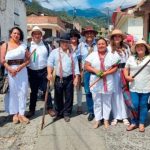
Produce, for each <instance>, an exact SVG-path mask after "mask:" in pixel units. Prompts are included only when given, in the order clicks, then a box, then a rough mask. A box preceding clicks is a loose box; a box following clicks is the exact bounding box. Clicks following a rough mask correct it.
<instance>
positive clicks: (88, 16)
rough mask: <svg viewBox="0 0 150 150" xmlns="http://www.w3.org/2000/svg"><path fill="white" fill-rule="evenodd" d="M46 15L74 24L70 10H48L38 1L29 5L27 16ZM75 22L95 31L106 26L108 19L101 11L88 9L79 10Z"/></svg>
mask: <svg viewBox="0 0 150 150" xmlns="http://www.w3.org/2000/svg"><path fill="white" fill-rule="evenodd" d="M39 12H40V13H45V14H47V15H50V16H59V17H60V18H61V19H63V20H65V21H67V22H70V23H72V21H73V16H72V14H73V12H72V11H71V10H70V11H68V12H66V11H65V10H62V11H53V10H50V9H47V8H44V7H42V6H41V5H40V4H39V3H38V2H37V1H33V2H31V3H30V5H27V15H29V14H31V13H36V14H38V13H39ZM75 20H76V21H77V22H79V23H80V24H81V25H82V27H83V28H84V27H85V26H87V25H89V26H93V27H94V28H95V29H97V30H98V29H100V28H101V27H105V26H106V22H107V17H106V15H105V14H103V13H101V12H100V11H99V10H96V9H93V8H91V9H86V10H81V9H78V10H77V13H76V18H75Z"/></svg>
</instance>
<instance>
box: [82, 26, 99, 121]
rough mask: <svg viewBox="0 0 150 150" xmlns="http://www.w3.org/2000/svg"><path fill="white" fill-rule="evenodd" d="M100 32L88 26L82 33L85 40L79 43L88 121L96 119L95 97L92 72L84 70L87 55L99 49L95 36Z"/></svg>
mask: <svg viewBox="0 0 150 150" xmlns="http://www.w3.org/2000/svg"><path fill="white" fill-rule="evenodd" d="M97 33H98V32H97V31H95V30H94V29H93V27H86V28H85V30H83V31H82V35H83V36H84V37H85V41H84V42H81V43H80V44H79V54H80V56H81V59H82V62H81V64H82V69H83V72H84V73H83V82H84V90H85V94H86V102H87V107H88V112H89V116H88V121H92V120H93V119H94V112H93V99H92V93H91V92H90V88H89V80H90V72H87V71H86V70H84V63H85V59H86V57H87V56H88V55H89V54H90V53H91V52H92V51H97V46H96V41H95V36H96V34H97Z"/></svg>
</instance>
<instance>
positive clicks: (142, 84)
mask: <svg viewBox="0 0 150 150" xmlns="http://www.w3.org/2000/svg"><path fill="white" fill-rule="evenodd" d="M149 59H150V56H147V57H146V58H145V59H144V60H143V61H142V62H141V63H140V64H137V61H136V58H135V56H130V57H129V59H128V60H127V62H126V66H125V68H130V75H131V76H133V75H134V74H135V73H136V72H137V71H138V70H139V69H140V68H141V67H142V66H143V65H144V64H145V63H146V62H147V61H148V60H149ZM129 86H130V91H132V92H138V93H149V92H150V63H148V64H147V66H146V67H145V68H144V69H143V70H142V71H141V72H140V73H139V74H138V75H137V76H136V77H135V78H134V81H133V82H130V84H129Z"/></svg>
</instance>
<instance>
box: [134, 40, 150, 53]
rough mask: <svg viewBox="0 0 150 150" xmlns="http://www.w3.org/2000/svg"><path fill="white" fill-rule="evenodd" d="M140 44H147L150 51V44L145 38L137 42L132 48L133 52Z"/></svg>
mask: <svg viewBox="0 0 150 150" xmlns="http://www.w3.org/2000/svg"><path fill="white" fill-rule="evenodd" d="M139 44H143V45H145V47H146V48H147V50H148V51H149V52H150V46H149V45H148V44H147V43H146V41H144V40H138V41H137V42H136V43H135V45H134V46H133V48H132V52H133V53H135V52H136V50H135V48H136V46H137V45H139Z"/></svg>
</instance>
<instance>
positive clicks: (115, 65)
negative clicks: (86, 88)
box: [90, 60, 120, 88]
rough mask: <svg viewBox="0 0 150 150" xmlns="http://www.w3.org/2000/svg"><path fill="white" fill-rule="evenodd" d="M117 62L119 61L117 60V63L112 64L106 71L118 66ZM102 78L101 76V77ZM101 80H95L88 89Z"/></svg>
mask: <svg viewBox="0 0 150 150" xmlns="http://www.w3.org/2000/svg"><path fill="white" fill-rule="evenodd" d="M119 62H120V60H118V62H117V63H116V64H114V65H113V66H112V67H110V68H109V69H107V70H106V71H110V70H111V69H113V68H114V67H117V66H118V64H119ZM102 77H103V76H102ZM101 79H102V78H101V77H99V78H98V79H97V80H95V81H94V82H93V83H92V84H91V85H90V88H91V87H92V86H93V85H94V84H96V83H97V82H98V81H99V80H101Z"/></svg>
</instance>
